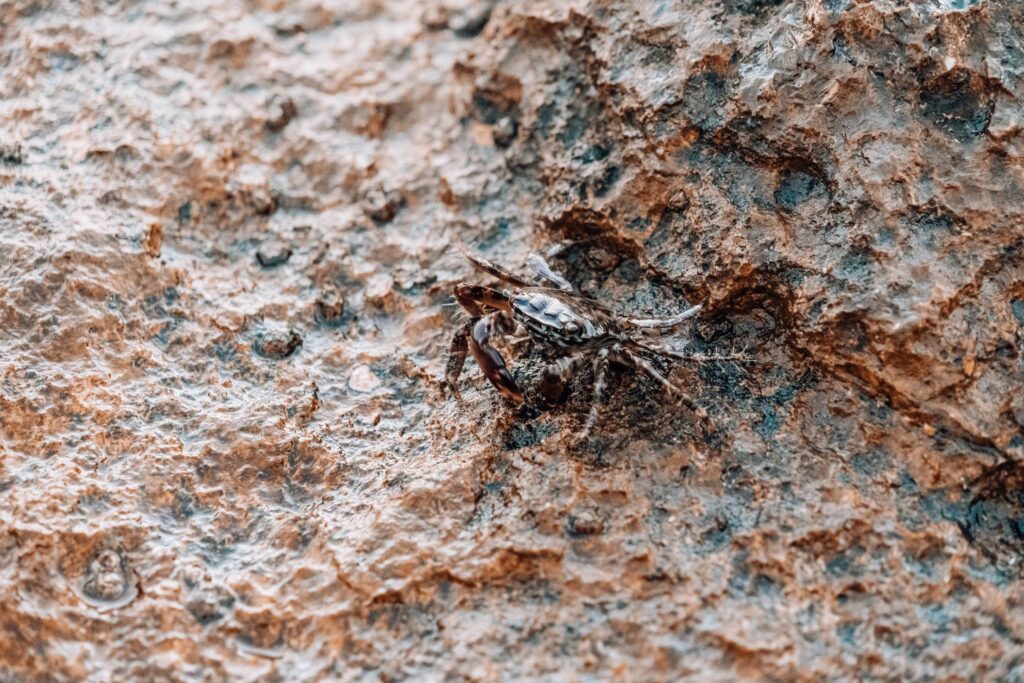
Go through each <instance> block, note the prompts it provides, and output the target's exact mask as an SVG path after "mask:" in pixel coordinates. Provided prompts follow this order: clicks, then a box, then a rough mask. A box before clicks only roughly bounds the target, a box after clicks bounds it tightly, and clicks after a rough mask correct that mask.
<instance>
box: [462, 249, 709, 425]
mask: <svg viewBox="0 0 1024 683" xmlns="http://www.w3.org/2000/svg"><path fill="white" fill-rule="evenodd" d="M463 253H464V255H465V256H466V258H468V259H469V260H470V261H471V262H472V263H473V265H475V266H476V267H477V268H479V269H480V270H482V271H484V272H486V273H488V274H490V275H492V276H494V277H496V278H498V279H499V280H501V281H502V282H504V283H505V284H506V285H508V287H507V288H505V289H497V288H494V287H489V286H485V285H478V284H470V283H466V282H461V283H459V284H457V285H456V286H455V298H456V300H457V301H458V302H459V304H460V305H461V306H462V307H463V308H464V309H465V310H466V311H467V312H468V313H469V315H470V319H469V320H468V321H466V322H465V323H464V324H463V325H462V326H460V327H459V329H458V330H457V331H456V333H455V336H454V337H453V339H452V343H451V351H450V355H449V358H448V367H447V372H446V380H447V384H448V386H449V387H450V389H451V390H452V393H454V394H455V396H456V397H459V398H461V397H460V394H459V391H458V380H459V376H460V375H461V373H462V368H463V365H464V363H465V360H466V355H467V353H472V355H473V358H474V359H476V362H477V364H478V365H479V366H480V368H481V370H482V371H483V373H484V375H485V376H486V377H487V379H488V380H490V382H491V384H492V385H493V386H494V388H495V389H497V390H498V392H499V393H500V394H501V395H502V396H504V397H505V398H506V399H508V400H510V401H512V402H514V403H516V404H521V403H523V401H524V397H523V391H522V390H521V389H520V388H519V386H518V385H517V384H516V382H515V380H514V379H513V377H512V374H511V373H510V372H509V370H508V367H507V365H506V364H505V359H504V358H503V357H502V355H501V353H499V351H498V350H497V349H496V348H495V347H494V345H493V344H492V341H493V340H495V339H496V338H497V336H498V335H504V336H509V337H513V338H515V339H527V338H528V339H530V340H532V341H533V342H534V343H535V344H538V345H540V347H541V348H543V349H544V350H546V351H548V352H549V353H550V354H551V355H552V356H553V357H554V360H553V361H552V362H550V363H549V364H548V365H547V366H546V367H545V369H544V371H543V373H542V376H541V380H540V384H539V387H538V390H539V392H540V394H541V395H542V396H543V397H544V398H545V399H546V400H547V401H548V402H549V403H556V402H558V401H559V400H560V399H561V398H562V397H563V396H564V394H565V391H566V387H567V385H568V384H569V382H570V381H571V379H572V378H573V376H574V375H575V374H576V373H577V372H578V371H579V370H580V369H581V368H583V367H584V365H585V364H586V363H587V361H588V360H590V361H591V362H592V364H593V371H594V396H593V403H592V404H591V408H590V412H589V414H588V416H587V420H586V422H585V423H584V425H583V428H582V430H581V431H580V433H579V435H578V440H579V441H583V440H585V439H586V438H588V437H589V435H590V432H591V430H592V429H593V428H594V426H595V425H596V423H597V420H598V417H599V416H600V409H601V405H602V403H603V400H604V398H605V396H604V394H605V389H606V383H607V375H608V367H609V364H610V363H616V364H619V365H623V366H626V367H629V368H632V369H634V370H640V371H642V372H644V373H646V374H647V375H648V376H650V377H651V378H652V379H654V380H655V381H657V382H658V383H659V384H661V386H662V387H664V388H665V390H667V391H668V392H669V393H670V394H673V395H675V396H677V397H678V398H679V399H680V400H681V401H682V402H683V403H684V404H685V405H686V406H687V407H689V408H690V409H691V410H692V411H693V412H694V413H695V414H696V415H697V416H698V417H699V418H700V419H701V420H702V421H706V419H707V415H706V413H705V412H704V410H703V409H702V408H700V407H699V406H697V405H696V404H695V403H694V402H693V401H692V400H690V399H689V398H688V397H687V396H686V395H685V394H684V393H683V392H682V391H681V390H680V389H679V388H678V387H677V386H676V385H674V384H673V383H672V382H670V381H669V380H668V378H667V377H665V375H663V374H662V373H661V372H660V371H659V370H658V369H657V368H656V367H655V364H654V361H656V360H658V359H660V360H666V361H669V362H671V361H676V360H690V359H693V358H694V357H695V356H694V355H693V354H687V353H683V352H681V351H679V350H677V349H675V348H672V347H670V346H669V345H667V344H665V343H663V342H662V341H660V340H659V339H658V338H657V335H660V334H663V333H665V332H667V331H671V330H673V329H675V328H677V327H679V326H680V325H682V324H684V323H686V322H687V321H689V320H691V319H692V318H694V317H695V316H696V315H697V314H698V313H699V312H700V310H701V305H699V304H698V305H696V306H691V307H689V308H687V309H686V310H684V311H682V312H681V313H679V314H677V315H675V316H672V317H668V318H636V317H630V316H624V315H619V314H617V313H615V312H613V311H612V310H611V309H609V308H608V307H606V306H604V305H603V304H601V303H600V302H597V301H594V300H593V299H590V298H588V297H585V296H583V295H581V294H578V293H576V292H574V291H573V288H572V285H571V284H570V283H569V282H568V281H567V280H566V279H565V278H564V277H562V276H561V275H560V274H558V273H557V272H555V271H554V270H553V269H552V268H551V267H550V266H549V265H548V263H547V261H545V260H544V258H543V257H542V256H540V255H539V254H536V253H533V254H530V257H529V259H528V261H527V263H528V265H529V266H530V268H531V270H533V272H534V273H535V274H536V275H537V276H538V277H539V278H540V279H541V280H542V281H543V284H540V285H534V284H530V283H529V282H527V281H526V280H524V279H522V278H520V277H519V276H517V275H515V274H513V273H511V272H509V271H507V270H505V269H504V268H502V267H500V266H497V265H495V264H493V263H491V262H490V261H486V260H484V259H482V258H480V257H479V256H474V255H472V254H469V253H468V252H466V251H465V250H463Z"/></svg>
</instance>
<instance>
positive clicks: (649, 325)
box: [626, 304, 703, 330]
mask: <svg viewBox="0 0 1024 683" xmlns="http://www.w3.org/2000/svg"><path fill="white" fill-rule="evenodd" d="M701 308H703V306H702V305H701V304H697V305H696V306H691V307H690V308H687V309H686V310H685V311H683V312H682V313H680V314H678V315H674V316H672V317H671V318H626V322H627V323H629V324H630V325H632V326H633V327H639V328H640V329H645V330H664V329H668V328H670V327H675V326H676V325H680V324H682V323H683V321H685V320H689V319H690V318H692V317H693V316H695V315H697V314H698V313H700V309H701Z"/></svg>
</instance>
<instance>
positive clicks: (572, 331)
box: [565, 323, 580, 334]
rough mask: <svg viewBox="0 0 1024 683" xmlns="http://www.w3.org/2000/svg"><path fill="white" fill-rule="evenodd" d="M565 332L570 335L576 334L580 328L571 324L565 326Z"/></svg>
mask: <svg viewBox="0 0 1024 683" xmlns="http://www.w3.org/2000/svg"><path fill="white" fill-rule="evenodd" d="M565 331H566V332H568V333H569V334H576V333H577V332H579V331H580V326H579V325H577V324H576V323H569V324H568V325H566V326H565Z"/></svg>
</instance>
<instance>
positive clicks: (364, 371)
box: [348, 365, 380, 393]
mask: <svg viewBox="0 0 1024 683" xmlns="http://www.w3.org/2000/svg"><path fill="white" fill-rule="evenodd" d="M379 386H380V377H377V375H375V374H373V370H371V369H370V366H368V365H360V366H358V367H357V368H356V369H355V370H353V371H352V374H351V375H349V376H348V387H349V389H351V390H352V391H359V392H364V393H365V392H368V391H373V390H374V389H376V388H377V387H379Z"/></svg>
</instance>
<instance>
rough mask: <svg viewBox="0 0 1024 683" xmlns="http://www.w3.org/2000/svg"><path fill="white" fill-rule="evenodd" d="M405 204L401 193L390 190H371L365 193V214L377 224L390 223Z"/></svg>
mask: <svg viewBox="0 0 1024 683" xmlns="http://www.w3.org/2000/svg"><path fill="white" fill-rule="evenodd" d="M404 204H405V200H404V199H403V198H402V195H400V194H398V193H397V192H392V191H390V190H373V191H371V192H369V193H368V194H367V195H366V200H365V206H366V215H367V216H369V217H370V218H371V219H373V221H374V222H375V223H377V224H378V225H380V224H382V223H390V222H391V221H392V220H393V219H394V217H395V216H396V215H398V210H399V209H401V208H402V206H403V205H404Z"/></svg>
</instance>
